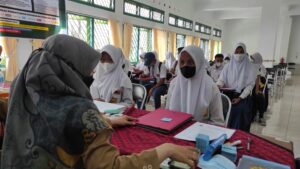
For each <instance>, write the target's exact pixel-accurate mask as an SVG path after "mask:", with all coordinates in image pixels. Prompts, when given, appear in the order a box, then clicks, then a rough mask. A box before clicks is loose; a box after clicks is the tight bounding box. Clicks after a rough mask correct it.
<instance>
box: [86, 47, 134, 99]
mask: <svg viewBox="0 0 300 169" xmlns="http://www.w3.org/2000/svg"><path fill="white" fill-rule="evenodd" d="M103 52H106V53H107V54H109V55H110V57H111V58H112V60H113V65H114V66H113V70H112V71H110V72H103V73H99V74H101V76H100V77H99V79H95V80H94V83H93V84H95V85H96V86H95V85H94V87H95V88H96V89H95V88H94V90H93V91H92V90H91V92H92V96H93V98H94V99H96V98H97V97H98V98H99V97H100V98H102V99H104V100H105V102H109V101H110V100H111V98H112V94H113V93H114V92H115V91H116V90H119V89H120V88H129V89H131V88H132V85H131V82H130V79H129V77H128V76H127V74H126V73H125V72H124V70H123V68H122V65H123V63H124V60H123V53H122V50H121V49H120V48H116V47H114V46H112V45H107V46H104V47H103V48H102V49H101V52H100V53H101V55H102V54H103ZM100 57H102V56H100ZM99 66H101V63H100V65H99ZM100 68H101V67H100ZM100 68H99V69H97V70H99V71H101V69H100ZM96 73H97V72H96ZM92 86H93V85H92Z"/></svg>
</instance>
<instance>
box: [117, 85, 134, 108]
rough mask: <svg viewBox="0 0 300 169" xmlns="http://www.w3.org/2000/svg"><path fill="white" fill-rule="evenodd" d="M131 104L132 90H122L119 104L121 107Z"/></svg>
mask: <svg viewBox="0 0 300 169" xmlns="http://www.w3.org/2000/svg"><path fill="white" fill-rule="evenodd" d="M132 103H133V98H132V89H131V88H123V93H122V100H121V102H120V104H121V105H124V106H131V105H132Z"/></svg>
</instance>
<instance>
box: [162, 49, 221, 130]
mask: <svg viewBox="0 0 300 169" xmlns="http://www.w3.org/2000/svg"><path fill="white" fill-rule="evenodd" d="M178 66H179V71H178V75H177V76H176V77H175V78H174V79H173V80H172V82H171V84H170V87H169V91H168V97H167V105H166V108H167V109H170V110H174V111H180V112H186V113H189V114H192V115H193V117H194V118H195V119H196V120H197V121H208V122H212V123H214V124H218V125H224V117H223V112H222V100H221V94H220V91H219V89H218V87H217V85H216V84H215V83H214V82H213V80H212V79H211V78H210V77H209V76H208V75H207V73H206V70H205V58H204V54H203V51H202V49H200V48H198V47H196V46H187V47H185V48H184V49H183V50H182V52H181V53H180V55H179V60H178Z"/></svg>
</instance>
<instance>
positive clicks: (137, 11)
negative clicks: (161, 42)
mask: <svg viewBox="0 0 300 169" xmlns="http://www.w3.org/2000/svg"><path fill="white" fill-rule="evenodd" d="M126 3H129V4H132V5H135V6H136V8H137V10H136V14H135V15H134V14H132V13H129V12H126V11H125V4H126ZM141 8H145V9H148V10H149V18H147V17H143V16H141V14H140V11H141ZM153 12H157V13H160V14H161V15H162V16H161V19H162V20H161V21H158V20H156V19H154V18H153ZM123 14H124V15H128V16H132V17H136V18H140V19H144V20H148V21H152V22H157V23H161V24H164V23H165V11H163V10H160V9H157V8H153V7H152V6H149V5H146V4H143V3H140V2H136V1H133V0H124V4H123Z"/></svg>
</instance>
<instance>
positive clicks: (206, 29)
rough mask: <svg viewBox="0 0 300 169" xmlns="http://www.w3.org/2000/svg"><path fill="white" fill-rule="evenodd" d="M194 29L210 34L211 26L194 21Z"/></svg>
mask: <svg viewBox="0 0 300 169" xmlns="http://www.w3.org/2000/svg"><path fill="white" fill-rule="evenodd" d="M195 31H196V32H199V33H204V34H207V35H211V27H210V26H207V25H204V24H201V23H198V22H196V24H195Z"/></svg>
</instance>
